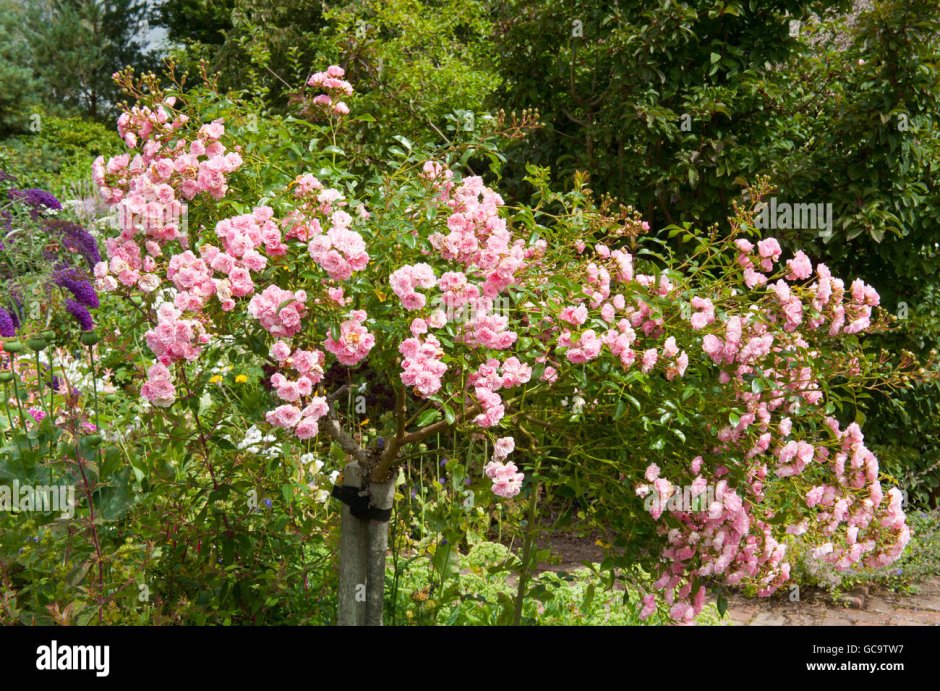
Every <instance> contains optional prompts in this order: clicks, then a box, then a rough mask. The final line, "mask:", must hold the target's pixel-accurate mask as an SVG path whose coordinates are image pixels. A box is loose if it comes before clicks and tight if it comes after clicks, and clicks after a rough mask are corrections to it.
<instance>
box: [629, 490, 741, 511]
mask: <svg viewBox="0 0 940 691" xmlns="http://www.w3.org/2000/svg"><path fill="white" fill-rule="evenodd" d="M675 490H676V491H675V492H673V493H672V494H670V495H669V496H668V497H667V498H665V499H663V498H662V497H660V495H659V492H657V491H656V490H655V489H654V490H652V491H651V492H650V493H649V494H647V495H646V497H645V499H644V500H643V507H644V508H645V509H646V510H647V512H650V511H653V510H654V509H658V510H659V511H658V513H661V512H663V511H669V512H672V513H679V512H681V513H693V512H697V511H712V510H713V505H714V504H716V503H717V504H720V505H721V506H722V507H723V506H724V504H722V502H721V501H720V500H719V499H717V498H716V495H715V488H714V486H712V485H705V487H696V486H695V485H687V486H685V487H676V488H675Z"/></svg>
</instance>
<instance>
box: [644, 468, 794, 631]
mask: <svg viewBox="0 0 940 691" xmlns="http://www.w3.org/2000/svg"><path fill="white" fill-rule="evenodd" d="M702 467H703V459H702V458H701V457H696V458H695V459H694V460H693V461H692V463H691V465H690V470H691V473H692V474H693V475H694V476H695V480H694V481H693V482H692V484H691V485H690V486H689V488H688V490H683V488H681V487H680V486H678V485H676V484H674V483H673V482H670V481H669V480H668V479H666V478H665V477H662V476H661V475H660V472H661V471H660V469H659V467H657V466H656V465H655V464H653V465H650V466H649V467H648V468H647V471H646V480H647V482H648V483H649V484H640V485H638V486H637V488H636V492H637V495H638V496H640V497H648V496H652V497H653V500H652V501H648V502H647V505H648V506H649V510H650V514H651V515H652V516H653V518H654V519H656V520H659V518H660V517H661V516H662V514H663V511H664V509H666V508H669V507H671V501H672V500H673V499H674V498H676V497H677V493H682V492H684V491H688V494H689V496H690V497H691V498H693V499H695V498H705V499H706V500H710V502H709V503H707V505H705V506H702V507H701V508H698V506H697V505H696V504H694V503H690V504H689V505H683V502H681V501H680V502H677V503H678V507H677V508H675V509H670V515H671V516H672V518H673V520H674V522H678V523H679V524H680V525H681V527H668V526H666V525H661V527H660V532H661V534H663V535H664V536H665V538H666V546H665V548H664V549H663V551H662V561H663V564H664V568H663V571H662V573H661V575H660V577H659V579H658V580H657V581H656V582H655V583H654V587H655V588H656V589H657V590H660V591H662V592H663V598H664V600H665V602H666V604H667V605H668V606H669V608H670V609H669V614H670V616H671V617H672V618H673V619H674V620H676V621H680V622H691V621H692V619H694V617H695V616H696V615H698V614H699V612H701V610H702V607H703V606H704V604H705V590H704V588H703V587H701V586H700V587H698V588H696V589H695V590H694V592H693V585H692V584H693V582H694V581H697V580H699V579H702V578H715V577H719V578H721V579H722V580H723V581H724V582H725V583H728V584H729V585H738V584H742V583H745V582H752V581H753V582H756V584H757V586H758V588H759V592H760V594H761V595H769V594H770V593H772V592H773V591H774V590H776V589H777V588H778V587H780V585H782V584H783V583H784V582H785V581H786V580H787V579H788V578H789V574H790V565H789V564H788V563H787V562H785V561H784V557H785V555H786V545H785V544H781V543H779V542H778V541H777V540H776V539H775V538H774V537H773V535H772V532H771V529H770V526H769V525H768V524H766V523H764V522H763V521H761V520H759V519H757V518H756V517H755V516H753V515H752V505H751V503H750V502H748V501H745V500H744V499H743V498H742V497H741V496H740V495H739V494H738V493H737V492H736V491H735V490H734V489H732V488H731V487H730V486H729V485H728V482H727V481H726V480H724V479H720V480H718V481H717V482H715V483H714V485H713V487H714V490H713V492H712V493H711V494H708V493H706V490H707V488H708V481H707V480H706V478H705V477H704V475H702ZM722 470H726V469H719V471H717V472H716V475H719V474H721V471H722ZM702 503H703V504H705V502H704V501H703V502H702ZM654 609H655V607H654V605H653V600H649V599H647V600H645V601H644V607H643V614H644V616H649V614H651V613H652V612H653V611H654Z"/></svg>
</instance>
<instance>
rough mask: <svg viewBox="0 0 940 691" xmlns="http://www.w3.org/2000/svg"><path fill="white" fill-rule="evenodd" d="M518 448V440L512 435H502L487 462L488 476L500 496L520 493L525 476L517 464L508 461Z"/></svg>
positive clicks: (512, 495)
mask: <svg viewBox="0 0 940 691" xmlns="http://www.w3.org/2000/svg"><path fill="white" fill-rule="evenodd" d="M515 448H516V441H515V439H513V438H512V437H502V438H500V439H497V440H496V443H495V444H494V445H493V457H492V460H490V462H489V463H487V464H486V469H485V470H486V476H487V477H488V478H490V480H492V481H493V494H495V495H496V496H498V497H504V498H506V499H511V498H512V497H514V496H516V495H517V494H519V491H520V490H521V489H522V481H523V479H525V476H524V475H523V474H522V473H520V472H519V469H518V468H517V467H516V464H515V463H513V462H512V461H506V459H507V458H508V456H509V454H511V453H512V452H513V451H514V450H515Z"/></svg>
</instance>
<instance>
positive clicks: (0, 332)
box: [0, 307, 16, 338]
mask: <svg viewBox="0 0 940 691" xmlns="http://www.w3.org/2000/svg"><path fill="white" fill-rule="evenodd" d="M0 336H3V337H4V338H12V337H13V336H16V327H15V326H14V325H13V315H12V314H10V313H9V312H7V311H6V310H5V309H3V308H2V307H0Z"/></svg>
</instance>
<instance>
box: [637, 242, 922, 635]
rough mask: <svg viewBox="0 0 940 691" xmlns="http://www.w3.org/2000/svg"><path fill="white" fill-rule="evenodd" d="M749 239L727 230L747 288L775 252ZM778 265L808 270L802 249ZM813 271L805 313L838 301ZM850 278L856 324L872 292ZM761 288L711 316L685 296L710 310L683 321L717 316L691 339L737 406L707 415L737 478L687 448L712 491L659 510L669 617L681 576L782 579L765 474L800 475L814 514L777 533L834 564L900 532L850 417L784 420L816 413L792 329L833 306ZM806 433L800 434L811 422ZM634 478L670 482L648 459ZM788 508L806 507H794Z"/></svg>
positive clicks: (684, 611)
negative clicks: (726, 418)
mask: <svg viewBox="0 0 940 691" xmlns="http://www.w3.org/2000/svg"><path fill="white" fill-rule="evenodd" d="M757 247H758V250H757V255H758V256H757V257H751V256H749V255H748V254H747V253H749V252H750V251H751V250H752V249H753V248H752V246H751V245H750V243H742V241H738V250H739V264H740V265H741V266H742V267H743V271H742V279H743V282H744V283H745V285H746V286H748V287H752V286H749V285H748V284H749V282H750V283H754V279H753V274H750V273H749V271H751V272H754V271H756V268H760V269H761V270H762V271H763V272H766V273H761V276H763V280H759V281H757V283H755V285H764V284H767V283H768V282H769V277H768V276H767V274H769V273H770V272H771V271H773V270H774V264H775V263H776V262H777V261H778V260H779V258H780V255H781V252H780V251H779V245H778V243H776V241H773V242H769V241H761V242H759V243H758V245H757ZM758 263H759V264H758ZM785 271H786V275H785V279H786V280H787V281H797V280H805V279H807V278H809V277H810V276H811V275H812V272H813V267H812V264H811V262H810V261H809V259H808V257H806V255H804V254H802V253H799V252H798V253H797V254H796V255H795V256H794V258H793V259H791V260H789V261H788V262H787V264H786V269H785ZM817 277H818V279H819V280H818V281H817V282H816V283H814V284H813V285H812V286H810V288H809V290H810V292H811V294H812V295H814V300H813V301H812V302H811V307H812V309H813V310H814V312H813V314H820V315H821V314H822V313H823V309H821V308H823V307H826V306H827V304H829V303H830V301H832V302H835V303H837V305H838V306H841V305H842V297H843V296H842V293H843V292H844V289H843V287H842V282H841V281H839V280H838V279H834V278H832V277H831V276H830V275H829V273H828V271H827V270H826V269H825V266H823V265H820V266H819V267H817ZM853 285H854V286H855V289H854V292H855V295H854V296H853V298H852V302H851V303H850V304H851V305H852V308H853V309H854V310H857V311H856V312H854V313H853V316H854V315H860V316H858V318H859V319H860V320H861V321H862V322H863V323H862V324H859V326H858V327H857V328H864V327H867V325H868V319H869V317H870V310H871V307H873V306H874V305H877V303H878V295H877V293H876V292H875V291H874V290H873V289H871V288H869V287H867V286H865V285H864V284H862V283H861V282H860V281H858V282H856V283H855V284H853ZM768 288H769V290H768V291H767V297H766V298H762V299H761V300H760V301H759V302H757V303H756V304H754V305H751V307H750V308H749V309H744V310H742V311H741V312H742V313H741V314H733V313H729V314H725V315H724V316H723V318H722V319H721V320H716V319H714V308H713V306H706V305H705V304H704V303H703V302H702V301H700V300H698V301H696V302H695V304H693V305H692V307H693V310H694V314H693V317H694V316H695V314H701V313H703V312H709V313H711V315H710V316H711V318H710V319H708V320H699V321H698V323H697V324H693V328H706V327H708V326H709V325H710V324H712V323H713V322H715V321H717V322H718V323H717V324H716V325H715V326H713V327H712V328H711V329H710V330H711V331H713V333H709V334H706V335H705V336H704V337H703V338H702V348H703V350H704V352H705V354H706V355H707V356H708V357H709V358H710V359H711V361H712V362H713V363H715V364H716V365H719V366H720V370H719V372H718V380H719V383H721V384H722V385H724V386H725V387H726V388H730V389H731V394H732V396H733V399H734V400H735V401H736V402H738V403H739V404H741V405H743V407H744V412H743V413H742V414H741V415H740V416H738V418H737V419H736V420H733V421H732V423H733V424H730V425H724V426H716V428H715V429H716V430H717V431H716V438H717V442H718V444H717V445H716V446H715V447H714V448H713V449H711V450H710V452H711V453H714V454H716V455H717V456H718V457H725V456H728V455H735V456H737V457H739V458H742V461H741V464H740V467H739V468H738V469H737V470H738V474H739V476H740V477H743V479H744V481H743V483H742V484H741V485H740V486H739V487H738V488H737V490H736V491H735V492H734V493H730V492H731V490H730V489H729V487H730V485H729V484H728V482H729V481H728V480H727V479H726V478H724V477H723V476H725V475H728V473H729V469H728V468H726V467H724V466H721V465H719V466H718V467H717V468H716V469H715V471H714V472H713V474H712V477H713V478H714V479H713V480H712V481H709V480H707V479H706V478H707V476H706V474H705V473H704V471H703V459H702V457H701V456H699V457H697V458H696V459H695V460H694V461H693V464H692V466H691V468H690V470H691V475H692V476H693V477H694V480H693V481H692V484H691V488H692V495H693V496H696V495H697V494H701V493H702V492H704V490H705V488H706V486H708V485H710V486H713V487H715V488H716V491H715V496H716V501H714V502H712V504H711V505H710V506H707V507H705V508H704V510H701V511H683V510H676V511H671V514H672V515H673V517H674V518H676V519H678V520H679V521H680V522H681V523H682V527H681V528H676V527H667V526H666V525H662V526H661V532H662V534H663V535H664V536H665V537H666V541H667V548H666V549H665V550H664V552H663V559H664V563H665V564H666V565H665V566H664V572H663V576H662V578H661V579H660V580H659V581H658V582H657V583H656V586H657V587H658V588H664V589H665V598H666V602H667V604H669V605H670V613H671V615H672V616H673V617H674V618H676V619H679V620H683V619H686V620H687V619H689V618H690V617H691V616H694V614H696V613H697V612H698V610H699V609H700V606H699V603H698V602H697V598H698V594H697V593H694V594H693V593H691V587H690V584H691V583H692V581H693V579H694V578H695V577H702V576H711V577H714V576H716V575H720V576H721V577H722V579H723V580H724V581H725V582H727V583H730V584H738V583H741V582H742V581H743V580H748V581H749V582H754V583H756V585H757V586H758V591H759V593H760V594H769V593H770V592H772V591H773V590H774V589H775V588H777V587H779V585H780V584H781V583H783V582H784V581H785V580H786V579H787V578H788V575H789V565H788V564H787V563H786V562H784V561H783V556H784V553H785V549H784V548H785V546H784V545H781V544H779V543H777V542H776V540H775V539H774V538H773V537H772V536H771V532H770V527H769V526H770V525H771V519H772V518H774V514H773V511H771V510H770V509H763V512H761V505H760V502H761V501H762V500H763V499H764V488H765V484H766V483H767V482H769V481H770V478H772V477H777V478H789V479H791V481H793V482H795V483H799V484H794V485H793V486H794V487H798V486H800V484H803V483H806V482H808V483H809V487H810V488H809V489H808V491H805V494H804V499H803V504H804V506H805V507H806V509H809V510H810V511H811V512H812V514H814V515H813V518H814V520H813V521H812V525H813V526H815V528H814V529H812V530H811V528H810V522H809V521H808V520H806V519H805V518H804V519H803V520H798V519H794V520H793V521H792V522H791V523H790V525H789V526H788V527H787V529H786V532H787V534H789V535H793V536H801V535H802V536H804V537H803V538H802V539H804V540H810V541H811V543H813V544H815V546H814V547H813V550H812V551H813V554H814V556H815V557H816V558H818V559H823V560H825V561H828V562H830V563H832V564H833V565H834V566H835V567H836V568H838V569H848V568H852V567H854V566H855V565H857V564H860V563H864V564H865V565H866V566H883V565H885V564H888V563H890V562H892V561H894V560H895V559H897V558H898V556H900V554H901V552H902V550H903V549H904V546H905V545H906V544H907V542H908V541H909V539H910V531H909V529H908V527H907V525H906V524H905V517H904V512H903V510H902V509H901V505H900V496H901V495H900V492H899V491H898V490H897V489H894V488H892V489H891V490H889V491H888V497H889V499H888V500H887V501H886V500H885V498H884V494H883V491H882V488H881V484H880V482H879V468H878V460H877V458H876V457H875V455H874V454H873V453H871V451H870V450H869V449H867V448H866V447H865V445H864V441H863V437H862V433H861V429H860V428H859V427H858V425H857V424H855V423H852V424H851V425H849V426H848V427H847V428H845V429H844V430H843V429H841V427H840V424H839V422H838V421H837V420H836V419H835V418H832V417H830V416H822V417H823V419H824V421H825V426H826V427H827V428H828V429H829V431H830V432H831V438H832V440H833V441H830V442H826V441H825V440H817V441H815V442H814V443H810V442H809V441H807V440H806V439H805V438H801V435H800V433H799V431H798V426H797V425H796V424H795V422H794V421H795V420H799V419H800V418H802V417H804V416H805V415H808V414H810V409H816V411H817V414H818V415H822V412H821V408H822V406H823V405H824V403H825V400H824V395H823V393H822V391H821V389H820V386H819V382H818V381H817V379H816V374H815V372H814V371H813V369H812V367H811V366H809V365H808V364H807V359H808V360H809V361H810V362H811V361H812V358H814V357H815V355H816V353H815V351H813V350H812V347H811V346H810V344H809V343H808V342H807V340H806V337H805V336H804V335H803V334H802V333H801V332H800V328H802V327H804V326H805V327H806V328H808V329H810V330H811V331H814V330H815V329H817V328H818V327H819V326H820V325H821V324H822V323H823V322H824V321H825V320H826V319H827V318H832V316H833V315H834V314H837V312H835V310H833V311H831V312H830V313H829V314H828V315H826V316H824V317H822V318H817V317H815V316H814V317H813V318H812V319H810V320H809V321H808V323H807V321H805V320H804V319H803V313H802V309H803V305H802V303H800V304H799V305H794V304H793V303H794V301H795V300H798V299H797V298H796V297H795V295H794V289H793V288H791V286H789V285H788V284H787V283H786V282H785V281H784V280H778V281H777V282H776V283H773V284H771V285H769V286H768ZM840 291H841V292H840ZM820 294H821V296H820ZM865 308H867V309H865ZM780 316H782V319H781V318H780ZM706 321H707V322H708V323H705V322H706ZM714 331H718V333H714ZM838 332H839V328H830V330H829V335H831V336H834V335H836V334H837V333H838ZM718 334H721V335H718ZM756 374H759V375H760V377H761V381H762V382H763V383H762V384H761V386H760V387H754V386H753V384H752V380H753V377H754V375H756ZM806 432H808V433H812V428H808V429H807V430H806ZM814 436H816V437H818V434H816V435H814ZM646 480H647V483H648V484H640V485H639V486H638V487H637V493H638V494H639V495H640V496H643V497H646V496H649V495H650V493H655V496H656V497H657V498H668V497H669V496H671V495H672V494H673V493H675V492H676V489H677V486H676V485H673V484H672V483H671V482H669V481H667V480H666V479H665V478H663V477H660V470H659V468H657V467H656V466H651V467H650V468H648V470H647V475H646ZM738 492H741V493H742V494H740V495H739V494H738ZM729 500H730V505H729ZM742 500H743V505H742ZM729 511H730V512H729ZM662 512H663V502H660V501H655V502H653V504H652V506H651V507H650V513H651V515H652V516H653V517H654V519H656V520H659V519H660V517H661V515H662ZM800 513H802V514H803V515H806V511H801V512H800ZM735 522H736V523H735ZM748 523H750V528H748ZM716 547H720V551H718V550H716ZM654 607H655V598H652V597H651V596H648V597H647V598H646V599H645V600H644V608H643V611H644V613H645V614H649V613H651V612H652V611H653V609H654Z"/></svg>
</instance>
